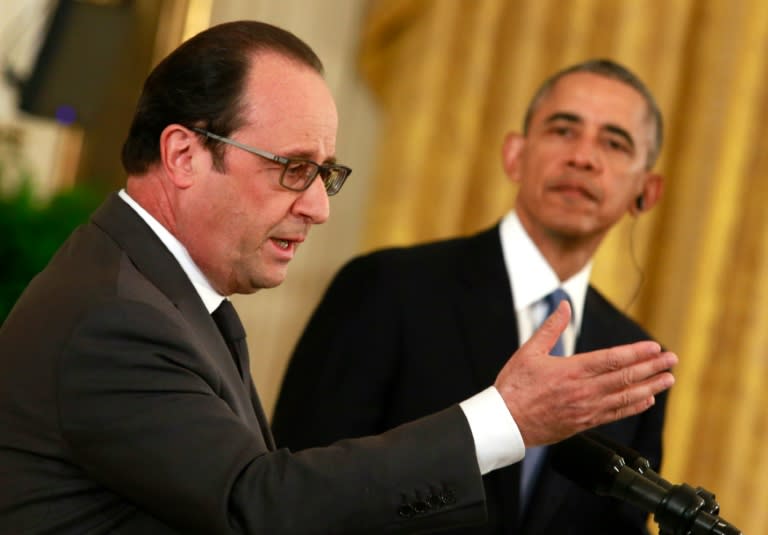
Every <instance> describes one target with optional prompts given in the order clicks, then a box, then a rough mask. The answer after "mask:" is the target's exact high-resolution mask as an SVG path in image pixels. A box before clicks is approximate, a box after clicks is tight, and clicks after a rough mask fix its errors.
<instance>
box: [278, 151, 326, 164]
mask: <svg viewBox="0 0 768 535" xmlns="http://www.w3.org/2000/svg"><path fill="white" fill-rule="evenodd" d="M280 156H282V157H283V158H289V159H291V160H309V161H310V162H314V161H315V160H314V159H313V158H312V154H311V153H310V152H308V151H303V150H297V151H288V152H281V153H280ZM318 163H320V164H321V165H335V164H336V163H337V162H336V156H331V157H329V158H326V159H325V160H324V161H322V162H318Z"/></svg>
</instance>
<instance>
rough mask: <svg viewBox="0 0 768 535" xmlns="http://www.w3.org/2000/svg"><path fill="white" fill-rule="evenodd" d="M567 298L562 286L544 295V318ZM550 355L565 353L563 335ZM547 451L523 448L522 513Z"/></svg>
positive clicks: (521, 477) (538, 448) (521, 474)
mask: <svg viewBox="0 0 768 535" xmlns="http://www.w3.org/2000/svg"><path fill="white" fill-rule="evenodd" d="M563 300H567V301H569V302H570V299H569V297H568V294H567V293H566V291H565V290H563V289H562V288H558V289H556V290H555V291H553V292H552V293H550V294H549V295H547V296H546V297H544V302H545V303H546V304H547V314H546V316H545V318H547V317H549V315H550V314H552V313H553V312H554V311H555V309H556V308H557V306H558V305H559V304H560V301H563ZM550 355H553V356H559V357H562V356H563V355H565V346H564V345H563V337H562V336H560V338H558V339H557V342H556V343H555V345H554V347H553V348H552V351H550ZM546 451H547V447H546V446H537V447H533V448H527V449H526V450H525V458H524V459H523V466H522V469H521V471H520V507H519V512H520V514H521V515H522V514H523V513H524V512H525V509H526V507H527V505H528V499H529V498H530V497H531V494H532V493H533V488H534V486H535V483H536V478H537V476H538V474H539V471H540V470H541V465H542V463H543V461H544V457H545V454H546Z"/></svg>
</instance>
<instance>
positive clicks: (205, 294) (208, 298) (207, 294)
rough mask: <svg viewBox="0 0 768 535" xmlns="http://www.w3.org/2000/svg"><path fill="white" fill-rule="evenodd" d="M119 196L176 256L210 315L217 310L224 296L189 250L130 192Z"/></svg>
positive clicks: (122, 192) (121, 191) (123, 190)
mask: <svg viewBox="0 0 768 535" xmlns="http://www.w3.org/2000/svg"><path fill="white" fill-rule="evenodd" d="M118 195H119V196H120V198H121V199H123V201H125V203H126V204H127V205H128V206H130V207H131V208H133V210H134V211H135V212H136V213H137V214H138V215H139V217H140V218H141V219H143V220H144V221H145V222H146V223H147V225H149V228H151V229H152V231H153V232H154V233H155V234H157V237H158V238H160V241H161V242H163V245H165V246H166V248H167V249H168V250H169V251H170V252H171V254H172V255H173V256H174V258H176V261H177V262H178V263H179V265H180V266H181V269H183V270H184V273H186V274H187V277H189V280H190V281H191V282H192V286H194V287H195V290H196V291H197V293H198V295H199V296H200V299H202V301H203V304H204V305H205V308H206V310H208V313H209V314H210V313H212V312H213V311H214V310H216V308H217V307H218V306H219V305H220V304H221V302H222V301H223V300H224V296H223V295H221V294H220V293H218V292H217V291H216V290H214V289H213V286H211V283H210V282H209V281H208V279H207V278H206V277H205V275H204V274H203V272H202V271H201V270H200V268H199V267H197V264H195V261H194V260H192V257H191V256H189V251H187V248H186V247H184V245H182V243H181V242H180V241H179V240H177V239H176V237H175V236H174V235H173V234H171V233H170V232H168V229H166V228H165V227H164V226H163V225H162V224H161V223H160V222H159V221H158V220H157V219H155V218H154V217H152V215H151V214H150V213H149V212H147V211H146V210H145V209H144V208H142V207H141V205H140V204H139V203H137V202H136V201H135V200H133V199H132V198H131V196H130V195H128V192H126V191H125V189H121V190H120V191H119V192H118Z"/></svg>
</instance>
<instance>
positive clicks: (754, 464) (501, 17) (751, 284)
mask: <svg viewBox="0 0 768 535" xmlns="http://www.w3.org/2000/svg"><path fill="white" fill-rule="evenodd" d="M766 52H768V2H765V0H728V1H725V0H646V1H643V2H639V1H636V0H567V1H566V0H377V1H373V2H372V3H371V6H370V11H369V13H368V18H367V21H366V26H365V28H364V31H363V41H362V47H361V56H360V57H361V67H362V70H363V72H364V75H365V77H366V79H367V80H368V82H369V84H370V86H371V88H372V89H373V91H374V93H375V94H376V97H377V99H378V101H379V103H380V105H381V108H382V130H381V141H380V147H379V151H378V155H377V165H376V171H375V174H374V176H373V186H372V196H371V204H370V209H369V212H368V213H369V219H368V221H367V222H366V225H367V227H366V234H365V236H366V241H365V243H364V246H365V248H366V249H372V248H378V247H382V246H386V245H392V244H411V243H416V242H421V241H425V240H431V239H436V238H442V237H447V236H452V235H460V234H468V233H471V232H474V231H476V230H479V229H480V228H483V227H486V226H489V225H491V224H493V223H494V222H496V221H497V220H498V219H499V218H500V217H501V215H502V214H503V213H504V212H506V210H508V209H509V207H510V206H511V205H512V201H513V199H514V194H515V192H514V190H513V189H512V187H511V186H510V184H509V182H507V181H506V178H505V176H504V174H503V172H502V170H501V163H500V161H501V160H500V148H501V140H502V138H503V135H504V133H505V132H507V131H508V130H510V129H519V125H520V124H521V121H522V116H523V113H524V111H525V110H524V108H525V106H526V104H527V102H528V100H529V98H530V97H531V95H532V93H533V91H534V89H535V87H536V86H537V85H538V83H539V82H541V81H542V79H543V78H544V77H546V76H547V75H548V74H550V73H552V72H554V71H555V70H557V69H558V68H560V67H563V66H565V65H568V64H571V63H574V62H577V61H580V60H583V59H587V58H590V57H611V58H613V59H616V60H618V61H620V62H622V63H624V64H626V65H628V66H629V67H630V68H631V69H632V70H634V71H635V72H637V73H638V74H639V75H640V77H641V78H642V79H644V80H645V81H646V82H647V84H648V85H649V86H650V88H651V89H652V91H653V92H654V94H655V95H656V97H657V99H658V101H659V104H660V106H661V108H662V111H663V113H664V116H665V121H666V140H665V143H664V148H663V151H662V158H661V161H660V162H659V165H658V166H657V169H658V170H659V171H661V172H662V173H663V174H664V175H665V176H666V177H667V181H666V191H665V197H664V198H663V199H662V202H661V203H660V205H659V206H657V207H656V208H655V209H654V210H653V211H652V212H651V213H648V214H644V215H643V216H642V217H641V218H640V219H639V220H630V219H629V218H627V220H625V221H623V222H622V223H621V224H620V225H619V226H618V227H617V228H616V229H614V230H613V231H612V233H611V235H610V236H609V237H608V239H606V241H605V243H604V244H603V246H602V248H601V250H600V253H599V255H598V257H597V260H596V263H595V269H594V272H593V280H594V282H595V284H596V285H597V286H598V287H600V288H601V289H602V290H603V291H604V292H605V293H606V294H607V295H608V296H609V297H610V298H612V299H613V301H614V302H616V303H617V304H618V305H619V306H620V307H623V308H625V309H626V310H627V311H628V312H629V313H630V314H631V315H632V316H633V317H635V318H636V319H637V320H639V321H640V323H642V324H643V325H645V326H646V327H647V328H648V329H650V330H651V332H653V333H654V334H655V335H656V336H657V337H658V339H659V340H661V341H662V343H664V344H665V345H666V346H667V347H669V348H670V349H672V350H674V351H675V352H677V353H678V355H679V356H680V358H681V363H680V365H679V366H678V368H677V370H676V376H677V384H676V386H675V387H674V390H673V393H672V396H671V398H670V406H669V410H668V420H667V426H666V431H665V448H666V449H665V454H666V457H665V462H664V466H663V474H664V475H665V477H667V478H668V479H669V480H671V481H673V482H683V481H685V482H688V483H690V484H693V485H694V486H697V485H701V486H703V487H705V488H707V489H709V490H712V491H714V492H716V494H717V498H718V501H719V502H720V505H721V507H722V515H723V517H724V518H726V519H727V520H729V521H730V522H732V523H734V524H735V525H737V526H738V527H739V528H740V529H742V530H743V531H744V532H745V533H765V532H766V531H768V506H767V505H766V504H768V453H764V452H763V450H764V445H765V444H766V442H768V395H766V386H765V384H764V383H765V377H766V372H767V371H768V356H767V355H766V350H765V348H766V345H767V344H768V334H767V333H768V307H767V306H766V305H765V304H764V303H766V302H767V299H766V298H768V232H766V231H765V229H766V227H768V209H766V208H765V206H764V205H765V204H766V202H768V138H766V136H764V135H763V133H762V129H761V126H762V124H763V122H764V121H765V120H766V117H768V84H766V83H765V81H766V80H768V64H767V63H766Z"/></svg>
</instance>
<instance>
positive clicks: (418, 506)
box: [413, 501, 429, 515]
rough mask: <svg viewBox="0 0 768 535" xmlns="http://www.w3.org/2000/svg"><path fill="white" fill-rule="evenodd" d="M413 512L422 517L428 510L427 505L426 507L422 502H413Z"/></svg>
mask: <svg viewBox="0 0 768 535" xmlns="http://www.w3.org/2000/svg"><path fill="white" fill-rule="evenodd" d="M413 510H414V512H415V513H416V514H417V515H422V514H424V513H426V512H427V511H428V510H429V505H427V502H422V501H418V502H414V503H413Z"/></svg>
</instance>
